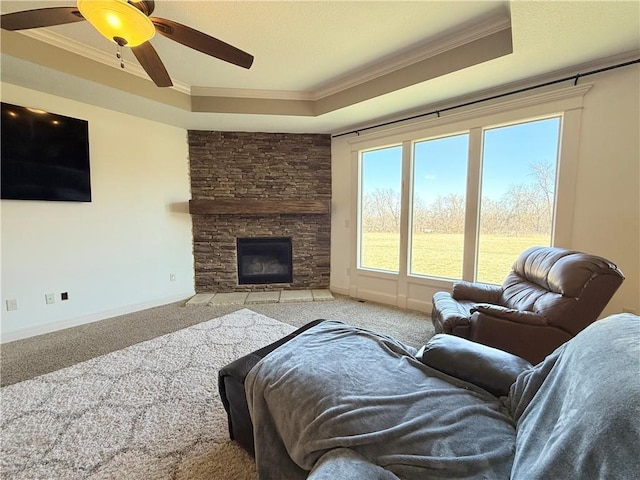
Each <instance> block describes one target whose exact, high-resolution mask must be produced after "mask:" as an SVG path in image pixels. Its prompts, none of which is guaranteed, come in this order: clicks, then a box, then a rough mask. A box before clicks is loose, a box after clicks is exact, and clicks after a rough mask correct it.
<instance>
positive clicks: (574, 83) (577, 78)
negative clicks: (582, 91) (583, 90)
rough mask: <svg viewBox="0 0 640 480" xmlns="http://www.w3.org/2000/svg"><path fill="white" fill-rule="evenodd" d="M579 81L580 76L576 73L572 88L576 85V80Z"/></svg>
mask: <svg viewBox="0 0 640 480" xmlns="http://www.w3.org/2000/svg"><path fill="white" fill-rule="evenodd" d="M579 79H580V74H579V73H578V74H576V78H575V80H574V81H573V86H574V87H575V86H576V85H578V80H579Z"/></svg>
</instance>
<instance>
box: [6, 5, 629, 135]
mask: <svg viewBox="0 0 640 480" xmlns="http://www.w3.org/2000/svg"><path fill="white" fill-rule="evenodd" d="M74 3H75V2H74V1H73V0H68V1H2V2H1V4H0V8H1V11H2V13H8V12H14V11H19V10H27V9H31V8H42V7H50V6H72V5H74ZM152 16H157V17H163V18H168V19H170V20H174V21H177V22H180V23H183V24H185V25H189V26H191V27H193V28H196V29H198V30H201V31H203V32H205V33H208V34H209V35H212V36H214V37H216V38H219V39H220V40H223V41H225V42H227V43H230V44H232V45H234V46H236V47H238V48H240V49H242V50H245V51H247V52H249V53H251V54H252V55H254V57H255V61H254V64H253V66H252V67H251V69H249V70H245V69H243V68H240V67H236V66H234V65H230V64H227V63H225V62H222V61H220V60H217V59H214V58H211V57H208V56H206V55H204V54H202V53H199V52H196V51H194V50H191V49H189V48H187V47H184V46H182V45H179V44H177V43H175V42H172V41H170V40H168V39H166V38H164V37H161V36H160V35H157V36H156V37H154V39H153V40H152V41H151V43H152V44H153V45H154V47H155V49H156V50H157V52H158V54H159V55H160V57H161V58H162V60H163V62H164V64H165V66H166V68H167V70H168V72H169V75H170V76H171V78H172V79H173V82H174V84H175V87H174V88H173V89H172V90H174V91H175V92H174V93H175V95H176V96H180V98H183V97H184V98H186V99H187V100H188V99H190V98H193V97H195V96H203V97H212V98H214V100H216V101H217V100H218V99H228V100H229V102H231V101H232V100H233V102H235V103H233V102H232V103H233V106H231V107H229V108H227V110H226V111H227V112H232V113H223V110H224V109H217V108H214V109H212V110H209V111H208V112H193V111H191V108H190V107H188V106H187V108H184V106H181V105H177V103H175V102H174V103H172V102H171V101H166V100H165V99H164V98H161V97H160V96H159V95H161V94H160V93H159V92H158V87H155V85H153V83H151V82H150V81H148V79H147V77H146V75H145V74H144V71H142V69H141V68H139V66H138V65H137V63H136V61H135V58H134V57H133V55H132V54H131V52H130V51H128V50H126V49H125V50H126V51H125V60H126V68H125V70H124V72H122V71H120V67H119V62H118V61H117V60H116V59H115V44H113V43H110V42H109V41H107V40H106V39H104V38H103V37H102V36H101V35H100V34H98V33H97V32H96V31H95V30H94V29H93V27H91V25H89V24H88V23H87V22H82V23H74V24H70V25H63V26H58V27H54V28H49V29H37V30H30V31H28V32H27V33H26V35H28V37H27V38H28V39H36V40H37V41H38V44H37V45H40V42H45V44H47V45H55V46H56V48H63V49H64V50H68V51H71V52H73V53H74V58H76V57H77V58H84V59H85V64H84V65H86V58H90V59H91V61H92V62H96V63H94V64H91V65H101V67H100V68H105V67H104V65H108V68H110V69H113V72H114V75H118V76H120V77H122V76H123V75H125V76H126V77H122V78H127V79H129V81H130V83H132V84H134V83H135V84H136V89H131V90H130V91H127V88H122V87H120V86H117V85H116V86H115V87H114V84H111V86H105V85H102V84H101V81H100V77H99V76H98V75H95V78H92V79H90V80H87V78H81V77H80V76H79V75H77V71H74V70H73V68H71V67H69V65H68V64H67V63H68V62H62V61H61V62H60V65H59V66H58V65H57V64H56V63H55V62H53V63H52V62H51V59H50V57H51V55H48V57H49V58H48V59H47V61H43V60H39V57H38V56H37V55H36V54H35V53H34V52H33V50H37V49H35V48H31V49H30V50H31V51H30V52H29V53H28V54H20V55H18V54H16V53H15V52H14V51H12V50H10V51H9V52H7V51H6V49H5V48H4V47H2V51H3V54H2V64H1V68H2V71H1V73H2V80H3V81H5V82H8V83H16V84H20V85H23V86H26V87H29V88H34V89H37V90H42V91H46V92H50V93H53V94H56V95H61V96H64V97H68V98H72V99H77V100H80V101H83V102H87V103H91V104H95V105H99V106H104V107H109V108H113V109H115V110H119V111H123V112H126V113H131V114H134V115H138V116H141V117H145V118H152V119H156V120H158V121H161V122H165V123H169V124H173V125H178V126H181V127H184V128H192V129H210V130H252V131H288V132H331V133H336V132H340V131H344V130H348V129H352V128H355V127H357V126H362V125H366V124H370V123H371V122H373V121H376V120H378V119H385V118H392V117H397V116H400V115H402V114H404V113H406V112H416V111H419V110H420V109H429V107H430V106H432V105H434V104H438V103H441V102H444V101H446V100H450V99H455V98H460V97H468V96H470V95H474V94H480V93H482V92H487V91H490V90H492V89H495V88H497V87H500V86H504V85H510V84H518V82H522V81H524V80H526V79H529V78H541V77H542V76H544V75H547V74H553V73H558V74H559V73H562V72H566V71H567V69H568V68H578V67H583V66H585V65H588V64H590V63H591V62H596V61H601V60H604V61H605V62H606V59H607V58H612V59H613V58H614V57H615V58H621V57H631V56H633V55H637V54H638V50H639V49H640V2H638V1H600V2H585V1H566V2H559V1H533V2H532V1H512V2H503V1H471V2H464V1H408V2H402V1H350V2H345V1H284V2H272V1H253V2H246V1H232V2H219V1H196V2H194V1H175V0H156V6H155V11H154V12H153V14H152ZM509 22H510V24H511V34H512V42H513V53H509V54H507V55H504V56H499V57H498V58H495V59H492V60H487V61H485V62H482V63H479V64H477V65H472V66H468V67H465V68H461V69H459V70H457V71H453V72H452V73H449V74H447V75H444V76H440V77H438V78H433V79H425V80H424V81H420V82H418V83H415V84H413V85H400V86H397V87H395V88H396V89H395V90H394V91H389V92H382V93H381V92H375V93H373V94H371V93H369V94H364V93H363V92H364V91H365V87H366V82H367V81H369V80H372V79H375V78H378V77H381V76H384V75H386V74H388V73H389V72H393V71H397V70H400V71H403V70H402V69H404V68H407V67H410V66H411V64H412V63H415V62H417V61H419V60H420V59H424V57H425V55H427V56H428V55H431V54H434V53H438V52H440V51H441V50H442V49H443V48H449V47H453V46H455V44H456V41H457V40H458V39H462V38H463V37H465V35H466V36H469V35H470V32H475V31H476V30H477V29H478V28H479V26H487V25H493V26H495V25H496V24H501V25H503V27H504V25H505V24H506V25H507V26H508V24H509ZM5 35H6V34H5V33H3V44H5V43H9V42H7V41H6V38H7V37H5ZM12 35H14V37H13V38H21V39H22V38H24V37H23V35H25V34H24V33H20V34H12ZM15 35H20V37H15ZM25 41H26V39H25ZM458 43H459V42H458ZM438 49H440V50H438ZM63 63H64V65H63ZM451 63H455V59H454V58H453V57H452V58H451ZM85 68H86V67H85ZM96 71H98V69H97V67H96ZM70 72H71V73H70ZM575 73H578V72H577V71H576V72H575ZM425 76H426V77H428V75H426V73H425ZM134 79H135V80H134ZM142 79H144V80H142ZM136 82H137V83H136ZM138 84H140V85H142V86H141V87H138V86H137V85H138ZM359 90H360V91H359ZM347 91H348V92H350V98H352V99H354V100H351V101H349V102H345V103H344V105H343V104H341V105H339V106H338V107H334V109H332V110H331V109H330V110H331V111H329V112H328V113H324V114H320V115H318V114H315V115H314V114H304V115H292V114H288V115H283V114H256V113H255V112H262V111H264V110H263V109H260V108H258V107H254V105H257V104H256V103H255V102H251V101H249V100H251V99H254V100H255V99H259V100H263V101H264V100H267V101H268V100H269V99H272V100H273V102H274V105H275V104H277V105H279V106H282V105H285V103H286V102H288V103H286V104H291V105H292V104H294V103H295V102H314V101H317V100H321V99H322V98H324V97H326V96H328V95H334V94H338V93H341V92H342V93H344V92H347ZM131 92H134V93H131ZM162 95H166V92H162ZM176 98H177V97H176ZM238 99H247V100H248V101H247V102H245V103H242V105H243V106H242V108H240V109H237V110H236V104H240V102H238ZM277 102H279V103H277ZM178 103H179V102H178ZM263 103H264V102H263ZM225 108H226V107H225ZM252 108H255V110H252ZM214 110H215V111H214ZM277 110H278V109H275V111H277ZM282 111H285V110H282ZM233 112H238V113H233Z"/></svg>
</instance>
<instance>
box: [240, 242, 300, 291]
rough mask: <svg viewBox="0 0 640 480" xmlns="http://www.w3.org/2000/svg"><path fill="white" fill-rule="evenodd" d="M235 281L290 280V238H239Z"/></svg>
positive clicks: (291, 278)
mask: <svg viewBox="0 0 640 480" xmlns="http://www.w3.org/2000/svg"><path fill="white" fill-rule="evenodd" d="M237 253H238V284H239V285H252V284H253V285H255V284H265V283H292V282H293V262H292V254H291V238H287V237H268V238H262V237H257V238H256V237H254V238H238V239H237Z"/></svg>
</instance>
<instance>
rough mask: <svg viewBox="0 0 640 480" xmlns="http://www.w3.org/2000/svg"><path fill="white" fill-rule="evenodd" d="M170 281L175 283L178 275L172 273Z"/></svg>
mask: <svg viewBox="0 0 640 480" xmlns="http://www.w3.org/2000/svg"><path fill="white" fill-rule="evenodd" d="M169 281H170V282H175V281H176V274H175V273H170V274H169Z"/></svg>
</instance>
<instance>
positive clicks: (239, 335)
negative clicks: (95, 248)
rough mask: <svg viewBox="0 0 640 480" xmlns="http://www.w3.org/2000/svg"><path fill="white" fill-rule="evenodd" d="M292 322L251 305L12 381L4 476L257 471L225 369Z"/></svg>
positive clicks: (5, 392)
mask: <svg viewBox="0 0 640 480" xmlns="http://www.w3.org/2000/svg"><path fill="white" fill-rule="evenodd" d="M293 330H295V327H292V326H291V325H287V324H284V323H281V322H278V321H277V320H273V319H271V318H269V317H266V316H264V315H260V314H258V313H255V312H252V311H251V310H248V309H243V310H240V311H237V312H234V313H231V314H229V315H225V316H223V317H220V318H216V319H214V320H210V321H208V322H205V323H201V324H198V325H194V326H192V327H189V328H186V329H184V330H180V331H177V332H175V333H171V334H168V335H164V336H162V337H158V338H155V339H153V340H150V341H147V342H143V343H140V344H137V345H133V346H131V347H128V348H126V349H124V350H120V351H117V352H113V353H110V354H107V355H104V356H102V357H97V358H94V359H92V360H89V361H87V362H83V363H80V364H77V365H74V366H72V367H69V368H65V369H63V370H59V371H57V372H53V373H50V374H47V375H43V376H41V377H37V378H35V379H32V380H27V381H25V382H22V383H17V384H15V385H10V386H8V387H4V388H3V389H2V390H1V391H0V398H1V401H2V404H1V406H2V417H1V427H0V435H1V440H2V444H1V459H0V462H1V463H0V473H1V476H2V478H3V479H26V478H33V479H35V478H37V479H44V478H47V479H49V478H55V479H77V478H87V479H124V478H126V479H130V480H131V479H145V480H146V479H150V478H152V479H154V480H158V479H225V480H245V479H246V480H249V479H254V478H255V475H256V473H255V469H254V466H253V459H252V458H251V457H250V456H249V455H247V454H246V453H245V452H244V451H243V450H242V449H241V448H240V447H239V446H238V445H237V444H235V443H234V442H231V441H230V440H229V434H228V429H227V419H226V413H225V411H224V407H223V406H222V403H221V401H220V398H219V396H218V385H217V383H218V382H217V373H218V369H219V368H221V367H223V366H224V365H226V364H227V363H229V362H231V361H233V360H235V359H236V358H238V357H240V356H242V355H245V354H247V353H249V352H251V351H253V350H256V349H257V348H260V347H262V346H265V345H267V344H269V343H271V342H273V341H275V340H277V339H279V338H281V337H283V336H285V335H287V334H289V333H291V332H292V331H293Z"/></svg>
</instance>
